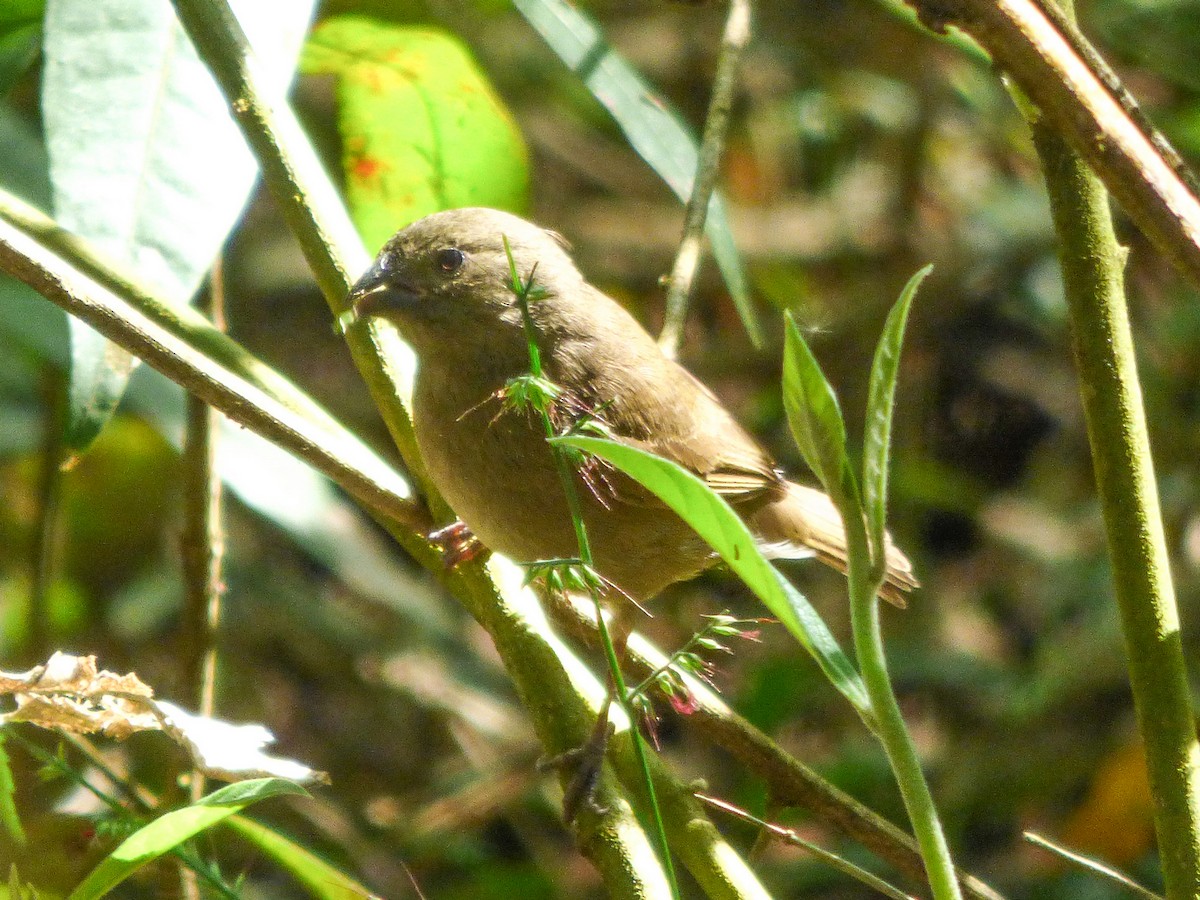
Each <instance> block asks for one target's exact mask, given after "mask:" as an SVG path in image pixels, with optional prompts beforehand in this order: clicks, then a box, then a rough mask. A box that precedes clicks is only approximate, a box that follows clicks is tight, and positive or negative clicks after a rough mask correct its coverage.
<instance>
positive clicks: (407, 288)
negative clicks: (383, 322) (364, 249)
mask: <svg viewBox="0 0 1200 900" xmlns="http://www.w3.org/2000/svg"><path fill="white" fill-rule="evenodd" d="M418 300H419V297H418V295H417V291H416V289H415V288H414V287H413V286H412V285H411V284H410V283H409V282H408V281H406V280H405V279H404V277H403V276H402V275H401V274H400V273H399V272H396V271H386V272H385V271H384V270H383V269H382V268H380V266H379V263H378V262H377V263H375V264H374V265H373V266H371V268H369V269H367V271H366V272H364V273H363V275H362V277H361V278H359V279H358V281H357V282H355V284H354V287H352V288H351V289H350V293H349V295H348V296H347V297H346V304H347V306H348V307H349V310H350V319H351V321H357V320H359V319H361V318H363V317H364V316H375V315H379V314H381V313H387V312H390V311H401V310H404V309H408V308H409V307H411V306H413V305H414V304H415V303H416V302H417V301H418Z"/></svg>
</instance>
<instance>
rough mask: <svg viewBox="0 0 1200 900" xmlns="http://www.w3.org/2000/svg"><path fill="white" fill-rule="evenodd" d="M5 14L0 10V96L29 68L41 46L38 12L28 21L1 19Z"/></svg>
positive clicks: (40, 23) (9, 89)
mask: <svg viewBox="0 0 1200 900" xmlns="http://www.w3.org/2000/svg"><path fill="white" fill-rule="evenodd" d="M10 2H11V0H10ZM5 15H6V14H5V13H3V12H0V97H3V96H5V95H7V94H8V93H9V91H11V90H12V89H13V86H14V85H15V84H16V83H17V81H18V80H19V79H20V78H21V76H23V75H24V74H25V73H26V72H27V71H28V70H29V67H30V66H32V65H33V62H34V60H35V59H37V56H38V51H39V50H41V46H42V17H41V14H40V12H39V13H38V15H37V17H36V18H35V19H32V20H29V21H23V20H21V19H19V18H18V17H15V16H14V17H13V19H10V20H9V21H3V18H4V17H5Z"/></svg>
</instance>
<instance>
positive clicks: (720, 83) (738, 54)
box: [658, 0, 750, 358]
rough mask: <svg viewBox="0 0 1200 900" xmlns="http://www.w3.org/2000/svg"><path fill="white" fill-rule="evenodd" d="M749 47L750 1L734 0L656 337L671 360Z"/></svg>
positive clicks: (697, 262)
mask: <svg viewBox="0 0 1200 900" xmlns="http://www.w3.org/2000/svg"><path fill="white" fill-rule="evenodd" d="M749 41H750V0H730V3H729V16H728V18H727V19H726V20H725V33H724V35H723V36H722V38H721V51H720V56H719V57H718V60H717V74H716V77H715V78H714V79H713V93H712V98H711V99H710V100H709V104H708V115H707V117H706V118H705V120H704V137H703V138H702V140H701V142H700V152H699V154H698V156H697V160H696V177H695V180H694V181H693V182H692V193H691V195H690V196H689V197H688V202H687V209H686V211H685V213H684V226H683V238H682V239H681V240H680V242H679V251H678V253H676V255H675V265H674V266H673V267H672V269H671V278H670V281H669V282H668V286H667V302H666V313H665V320H664V322H663V329H662V332H661V333H660V334H659V336H658V345H659V347H661V348H662V351H663V353H665V354H667V356H670V357H671V358H674V357H675V354H676V352H677V351H678V350H679V341H680V340H681V339H682V337H683V325H684V320H685V319H686V318H687V306H688V298H689V297H690V296H691V293H692V282H693V281H694V280H695V278H696V270H697V269H698V268H699V267H700V253H701V250H702V249H703V245H704V222H705V219H706V218H707V216H708V205H709V202H710V200H711V198H712V193H713V188H714V187H715V186H716V183H717V175H718V174H719V172H720V169H721V154H722V153H723V151H724V149H725V135H726V132H728V130H729V112H730V109H731V108H732V107H733V92H734V87H735V85H736V84H737V73H738V64H739V63H740V62H741V58H742V51H743V50H744V49H745V48H746V44H747V43H749Z"/></svg>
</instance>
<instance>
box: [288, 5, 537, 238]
mask: <svg viewBox="0 0 1200 900" xmlns="http://www.w3.org/2000/svg"><path fill="white" fill-rule="evenodd" d="M301 67H302V69H303V71H305V72H307V73H309V74H326V75H334V76H337V78H338V90H337V97H338V128H339V131H340V132H341V136H342V164H343V168H344V170H345V176H346V199H347V202H348V203H349V206H350V212H351V215H352V216H353V218H354V223H355V225H356V226H357V227H358V231H359V234H361V235H362V238H363V241H364V243H365V244H366V245H367V248H368V249H369V250H370V251H371V252H372V253H373V252H375V251H376V250H378V249H379V247H380V246H381V245H382V244H383V242H384V241H386V240H387V238H389V237H390V236H391V235H392V233H393V232H395V231H396V230H397V229H399V228H401V227H403V226H405V225H407V224H409V223H410V222H413V221H415V220H416V219H419V218H421V217H422V216H425V215H428V214H429V213H433V212H437V211H439V210H442V209H449V208H452V207H457V206H492V207H496V208H499V209H507V210H511V211H513V212H518V213H520V212H523V211H524V207H525V205H526V198H527V194H528V190H529V166H528V153H527V151H526V149H525V142H524V140H523V138H522V137H521V133H520V131H518V129H517V126H516V124H515V123H514V121H513V119H512V116H511V115H510V114H509V112H508V110H507V109H506V108H505V106H504V104H503V102H502V101H501V100H500V98H499V96H497V94H496V92H495V90H494V89H493V88H492V86H491V84H490V83H489V82H488V80H487V78H486V77H485V76H484V74H483V72H481V71H480V69H479V67H478V65H477V64H476V63H475V60H474V59H473V58H472V56H471V54H470V52H469V51H468V50H467V48H466V47H464V46H463V45H462V43H460V42H459V41H458V40H457V39H456V38H454V37H453V36H451V35H449V34H447V33H445V32H443V31H439V30H436V29H432V28H419V27H407V26H400V25H394V24H390V23H385V22H379V21H376V20H374V19H371V18H368V17H365V16H335V17H333V18H330V19H327V20H326V21H324V22H323V23H321V25H320V26H319V27H317V28H316V30H315V31H314V32H313V34H312V36H311V37H310V38H309V41H308V44H307V46H306V47H305V50H304V56H303V59H302V60H301Z"/></svg>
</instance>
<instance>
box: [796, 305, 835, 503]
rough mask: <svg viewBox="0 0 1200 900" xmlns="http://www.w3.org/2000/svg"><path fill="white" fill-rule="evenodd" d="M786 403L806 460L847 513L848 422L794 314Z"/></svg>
mask: <svg viewBox="0 0 1200 900" xmlns="http://www.w3.org/2000/svg"><path fill="white" fill-rule="evenodd" d="M783 405H784V409H786V410H787V418H788V424H789V425H790V426H791V429H792V435H793V436H794V437H795V439H796V446H798V447H799V448H800V453H801V454H802V455H803V456H804V461H805V462H806V463H808V467H809V468H810V469H812V470H813V472H814V473H815V474H816V476H817V478H819V479H820V480H821V484H823V485H824V486H825V491H826V493H828V494H829V495H830V496H831V497H833V498H834V501H835V502H836V503H837V506H838V509H839V510H842V512H843V514H845V510H844V509H842V507H843V505H844V504H843V503H842V502H841V499H839V498H842V499H844V498H845V496H846V491H845V489H844V487H843V484H844V480H845V478H846V474H847V472H848V466H849V460H848V457H847V456H846V423H845V422H844V421H843V420H842V410H841V408H840V407H839V406H838V402H837V397H836V396H834V393H833V388H832V387H830V385H829V382H828V381H827V380H826V379H825V375H824V374H823V373H822V372H821V367H820V365H818V364H817V359H816V357H815V356H813V353H812V350H810V349H809V347H808V343H807V342H806V341H805V340H804V337H803V335H801V334H800V329H799V328H797V327H796V322H795V320H794V319H793V318H792V317H791V316H790V315H789V316H787V336H786V343H785V345H784V351H783Z"/></svg>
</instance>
